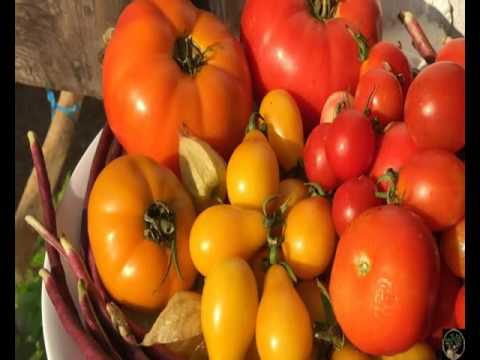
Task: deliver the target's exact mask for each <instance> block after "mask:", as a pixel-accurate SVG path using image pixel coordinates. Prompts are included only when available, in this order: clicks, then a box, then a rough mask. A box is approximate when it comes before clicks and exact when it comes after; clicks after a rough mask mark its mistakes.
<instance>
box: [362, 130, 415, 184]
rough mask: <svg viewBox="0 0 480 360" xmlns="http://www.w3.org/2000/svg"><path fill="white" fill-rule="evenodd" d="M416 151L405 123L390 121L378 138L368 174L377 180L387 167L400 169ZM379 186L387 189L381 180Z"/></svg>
mask: <svg viewBox="0 0 480 360" xmlns="http://www.w3.org/2000/svg"><path fill="white" fill-rule="evenodd" d="M416 151H417V146H416V145H415V142H414V141H413V139H412V138H411V136H410V134H409V133H408V130H407V127H406V125H405V123H404V122H403V121H402V122H394V123H390V125H389V126H388V128H386V129H385V132H384V134H383V135H382V136H381V137H380V138H379V146H378V151H377V155H376V156H375V161H374V163H373V166H372V170H371V171H370V176H371V177H372V178H373V179H375V180H377V179H378V178H379V177H380V176H382V175H383V174H385V172H386V171H387V170H388V169H394V170H395V171H398V170H400V168H401V167H402V166H403V165H404V164H405V163H406V162H407V161H408V160H409V159H410V158H411V157H412V155H413V154H415V152H416ZM379 187H380V189H381V190H382V191H386V190H387V184H386V183H385V182H381V183H380V184H379Z"/></svg>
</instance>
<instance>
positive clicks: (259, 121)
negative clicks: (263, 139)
mask: <svg viewBox="0 0 480 360" xmlns="http://www.w3.org/2000/svg"><path fill="white" fill-rule="evenodd" d="M253 130H259V131H260V132H262V134H263V135H265V136H268V132H267V130H268V126H267V122H266V121H265V118H264V117H263V116H262V114H260V113H259V112H257V111H254V112H253V113H252V114H251V115H250V117H249V118H248V124H247V128H246V129H245V134H248V133H249V132H250V131H253Z"/></svg>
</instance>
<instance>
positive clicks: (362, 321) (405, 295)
mask: <svg viewBox="0 0 480 360" xmlns="http://www.w3.org/2000/svg"><path fill="white" fill-rule="evenodd" d="M439 276H440V259H439V253H438V248H437V245H436V243H435V239H434V237H433V235H432V233H431V232H430V230H429V229H428V228H427V227H426V226H425V225H424V224H423V222H422V220H421V219H420V218H419V217H418V216H417V215H415V214H414V213H413V212H411V211H409V210H407V209H404V208H402V207H398V206H394V205H385V206H379V207H375V208H371V209H369V210H367V211H365V212H364V213H362V214H361V215H360V216H359V217H358V218H356V219H355V220H354V221H353V223H352V224H351V225H350V226H349V227H348V228H347V229H346V230H345V232H344V233H343V235H342V237H341V238H340V241H339V243H338V246H337V251H336V254H335V258H334V262H333V267H332V273H331V278H330V285H329V286H330V296H331V301H332V305H333V310H334V312H335V316H336V319H337V321H338V323H339V324H340V326H341V328H342V330H343V332H344V334H345V336H346V337H347V338H348V339H349V340H350V341H351V342H352V343H353V345H355V346H356V347H357V348H358V349H360V350H361V351H363V352H366V353H369V354H372V355H393V354H396V353H399V352H402V351H406V350H407V349H408V348H410V347H411V346H413V345H414V344H415V343H416V342H418V341H420V340H422V339H423V338H424V337H425V336H426V335H427V331H428V328H429V325H430V322H431V316H432V314H433V310H434V306H435V299H436V294H437V291H438V286H439Z"/></svg>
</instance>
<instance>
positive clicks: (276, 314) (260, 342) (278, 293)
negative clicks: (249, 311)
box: [256, 265, 313, 360]
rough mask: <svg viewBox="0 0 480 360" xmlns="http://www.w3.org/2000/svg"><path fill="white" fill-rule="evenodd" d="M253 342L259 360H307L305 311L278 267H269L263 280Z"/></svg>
mask: <svg viewBox="0 0 480 360" xmlns="http://www.w3.org/2000/svg"><path fill="white" fill-rule="evenodd" d="M256 342H257V350H258V353H259V354H260V358H261V359H262V360H278V359H296V360H297V359H298V360H307V359H309V357H310V354H311V352H312V348H313V333H312V324H311V321H310V316H309V315H308V310H307V308H306V306H305V304H304V303H303V301H302V299H301V298H300V296H299V295H298V293H297V291H296V290H295V288H294V287H293V284H292V281H291V280H290V278H289V276H288V273H287V271H286V270H285V268H284V267H283V266H282V265H272V266H271V267H270V268H269V269H268V272H267V275H266V277H265V287H264V289H263V295H262V299H261V300H260V305H259V306H258V314H257V325H256Z"/></svg>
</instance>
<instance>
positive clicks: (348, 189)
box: [332, 176, 382, 236]
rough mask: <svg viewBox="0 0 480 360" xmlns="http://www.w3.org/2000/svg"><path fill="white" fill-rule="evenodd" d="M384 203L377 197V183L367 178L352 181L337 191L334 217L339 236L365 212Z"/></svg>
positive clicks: (333, 203)
mask: <svg viewBox="0 0 480 360" xmlns="http://www.w3.org/2000/svg"><path fill="white" fill-rule="evenodd" d="M381 204H382V201H381V200H380V199H378V198H377V197H376V196H375V183H374V182H373V181H372V180H371V179H370V178H368V177H366V176H360V177H358V178H354V179H350V180H347V181H345V182H344V183H343V184H342V185H340V186H339V187H338V189H337V191H335V195H334V196H333V202H332V217H333V222H334V224H335V229H336V231H337V234H338V235H340V236H341V235H342V234H343V232H344V231H345V229H346V228H347V227H348V226H349V225H350V224H351V223H352V221H353V220H354V219H355V218H356V217H357V216H358V215H360V214H361V213H362V212H364V211H365V210H367V209H369V208H371V207H374V206H379V205H381Z"/></svg>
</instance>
